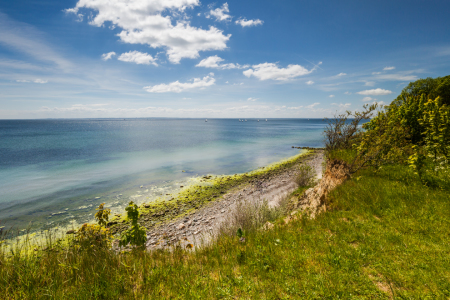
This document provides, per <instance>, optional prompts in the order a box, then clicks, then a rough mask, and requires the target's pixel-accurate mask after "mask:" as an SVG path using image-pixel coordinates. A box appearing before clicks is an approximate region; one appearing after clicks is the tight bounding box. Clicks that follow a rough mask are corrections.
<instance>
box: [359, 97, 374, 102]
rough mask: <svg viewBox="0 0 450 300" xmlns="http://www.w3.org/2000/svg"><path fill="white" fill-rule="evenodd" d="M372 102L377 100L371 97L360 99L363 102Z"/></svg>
mask: <svg viewBox="0 0 450 300" xmlns="http://www.w3.org/2000/svg"><path fill="white" fill-rule="evenodd" d="M372 100H377V99H373V98H372V97H364V98H363V99H362V101H363V102H369V101H372Z"/></svg>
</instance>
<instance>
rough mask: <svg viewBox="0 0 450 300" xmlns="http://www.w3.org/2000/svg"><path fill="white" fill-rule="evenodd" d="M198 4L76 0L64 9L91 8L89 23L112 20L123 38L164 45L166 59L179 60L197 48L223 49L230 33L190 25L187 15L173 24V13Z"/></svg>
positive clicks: (196, 53) (187, 0)
mask: <svg viewBox="0 0 450 300" xmlns="http://www.w3.org/2000/svg"><path fill="white" fill-rule="evenodd" d="M198 5H200V1H199V0H167V1H162V0H127V1H110V0H79V1H78V2H77V4H76V6H75V7H74V8H70V9H67V10H66V11H67V12H71V13H75V14H77V13H79V11H80V10H81V9H87V10H93V11H94V15H93V17H92V18H91V21H90V22H89V24H91V25H93V26H98V27H101V26H103V25H104V24H105V23H107V22H111V23H112V25H114V26H117V27H119V28H121V29H122V31H121V32H120V33H119V34H118V36H119V38H120V39H121V40H122V42H124V43H129V44H146V45H149V46H150V47H153V48H161V47H162V48H165V49H166V53H167V55H168V58H169V60H170V61H171V62H172V63H179V62H180V60H181V59H182V58H197V57H199V51H210V50H223V49H225V48H226V47H227V45H226V43H227V41H228V40H229V39H230V37H231V35H224V34H223V31H221V30H219V29H217V28H215V27H214V26H211V27H209V29H208V30H205V29H202V28H197V27H192V26H191V25H190V23H189V21H187V20H186V19H184V20H178V21H177V22H176V25H173V24H172V21H173V20H172V19H173V17H174V16H177V15H178V14H179V13H183V12H184V11H185V10H186V9H187V8H193V7H195V6H198ZM95 13H96V14H95ZM163 13H164V15H163Z"/></svg>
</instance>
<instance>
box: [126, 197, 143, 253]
mask: <svg viewBox="0 0 450 300" xmlns="http://www.w3.org/2000/svg"><path fill="white" fill-rule="evenodd" d="M125 210H126V212H127V217H128V219H129V220H130V221H131V227H130V228H129V229H128V230H126V231H124V232H123V234H122V237H121V240H120V242H119V246H126V245H128V244H130V245H132V246H138V247H139V246H144V244H145V242H146V241H147V236H146V230H145V228H144V227H142V226H140V225H139V223H138V220H139V208H138V206H137V205H136V204H135V203H134V202H133V201H131V202H130V204H128V207H127V208H125Z"/></svg>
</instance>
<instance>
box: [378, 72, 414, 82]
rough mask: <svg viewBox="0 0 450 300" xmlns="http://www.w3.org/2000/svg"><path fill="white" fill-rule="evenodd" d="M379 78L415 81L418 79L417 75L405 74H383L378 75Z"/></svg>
mask: <svg viewBox="0 0 450 300" xmlns="http://www.w3.org/2000/svg"><path fill="white" fill-rule="evenodd" d="M376 78H377V79H382V80H397V81H415V80H417V79H418V78H417V76H415V75H405V74H383V75H378V76H377V77H376Z"/></svg>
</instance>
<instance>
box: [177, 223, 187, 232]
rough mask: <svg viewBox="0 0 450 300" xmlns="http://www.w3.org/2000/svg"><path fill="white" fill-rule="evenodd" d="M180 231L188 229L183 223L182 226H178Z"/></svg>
mask: <svg viewBox="0 0 450 300" xmlns="http://www.w3.org/2000/svg"><path fill="white" fill-rule="evenodd" d="M177 228H178V230H182V229H184V228H186V225H184V224H183V223H181V224H180V225H178V227H177Z"/></svg>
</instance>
